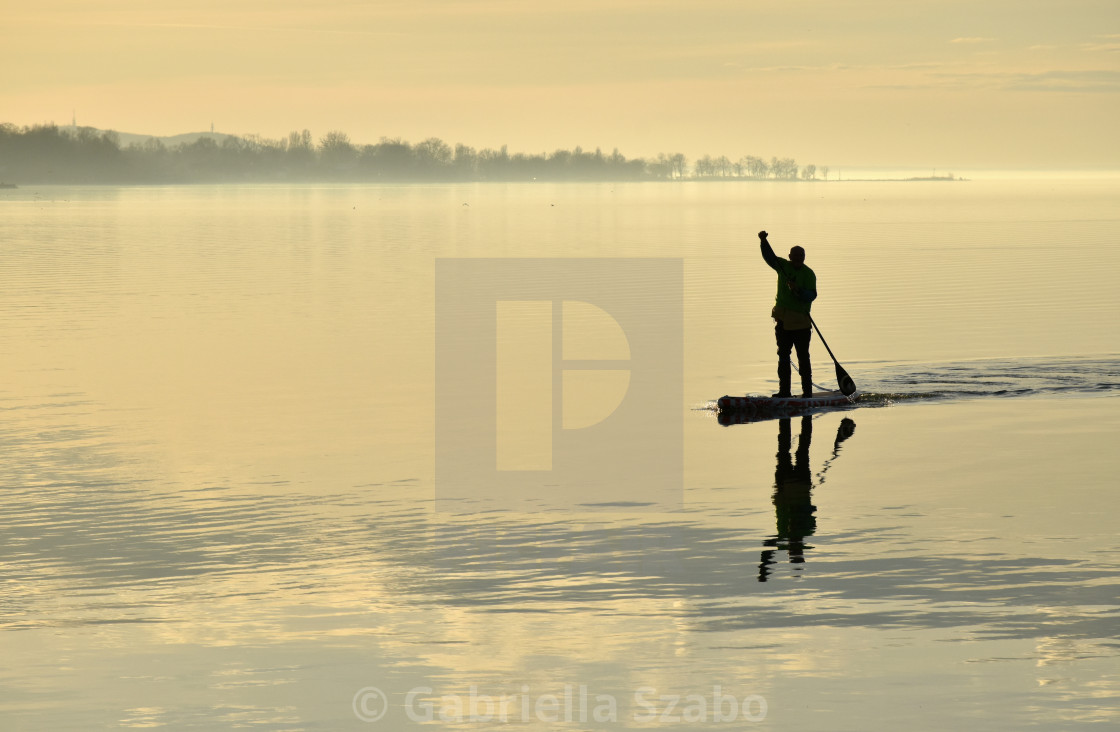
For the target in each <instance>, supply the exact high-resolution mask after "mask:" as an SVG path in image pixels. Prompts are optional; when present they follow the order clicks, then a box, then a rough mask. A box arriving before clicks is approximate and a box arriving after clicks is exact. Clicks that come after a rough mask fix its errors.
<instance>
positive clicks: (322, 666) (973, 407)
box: [0, 176, 1120, 732]
mask: <svg viewBox="0 0 1120 732" xmlns="http://www.w3.org/2000/svg"><path fill="white" fill-rule="evenodd" d="M1118 200H1120V178H1116V177H1109V176H1097V177H1092V178H1090V177H1085V178H1078V177H1070V176H1067V177H1044V176H1039V177H1034V178H1011V177H1005V176H989V177H983V176H977V177H976V179H974V180H970V181H960V182H941V181H936V182H860V181H842V182H839V181H830V182H827V183H824V182H818V183H779V182H773V183H746V182H727V183H721V182H710V183H708V182H685V183H664V182H662V183H628V184H621V183H619V184H598V183H596V184H575V183H572V184H545V183H540V184H509V185H506V184H496V183H495V184H465V185H305V186H289V185H284V186H183V187H92V186H90V187H68V186H67V187H64V186H42V187H29V188H20V189H16V190H6V191H0V247H2V252H0V267H2V279H0V353H2V358H0V451H2V452H0V454H2V460H0V471H2V485H3V494H4V509H5V510H4V511H3V513H2V514H0V546H2V547H3V556H4V562H3V565H2V566H0V582H2V583H3V584H2V586H3V592H2V593H0V648H2V649H3V657H4V659H5V663H4V664H3V667H2V668H0V726H3V728H4V729H11V730H17V729H18V730H24V729H26V730H38V729H49V730H88V729H99V728H115V727H124V728H131V727H166V728H170V729H228V728H231V727H244V728H260V729H284V730H304V729H307V730H312V729H317V730H341V729H412V728H422V727H423V726H424V725H425V724H428V725H440V726H450V727H455V728H459V729H480V730H483V729H485V730H490V729H510V730H529V729H532V730H545V729H573V730H576V729H578V730H591V729H595V730H599V729H602V730H617V729H659V730H662V729H664V730H696V729H735V730H739V729H760V730H786V729H809V730H811V729H829V730H853V731H855V730H859V731H861V732H864V731H867V730H896V729H898V728H900V727H904V728H906V729H915V730H943V729H947V728H952V727H965V726H967V727H968V728H974V729H984V730H1022V729H1046V730H1051V729H1063V730H1080V729H1115V728H1116V726H1117V725H1118V724H1120V673H1118V668H1120V664H1118V663H1117V659H1118V656H1120V646H1118V644H1117V640H1116V639H1117V636H1118V634H1120V575H1118V569H1120V538H1118V533H1120V532H1118V531H1117V525H1118V524H1117V519H1116V516H1117V515H1118V512H1120V497H1118V494H1117V491H1116V484H1117V478H1116V474H1117V472H1118V469H1120V453H1118V451H1117V450H1116V437H1117V435H1118V434H1120V415H1118V413H1117V408H1118V407H1120V400H1118V398H1117V397H1118V396H1120V324H1118V322H1120V297H1118V296H1117V293H1116V289H1115V283H1114V280H1115V275H1116V273H1117V272H1120V209H1118V208H1117V201H1118ZM760 229H766V230H767V231H769V232H770V239H771V241H772V243H773V244H774V247H775V250H776V251H777V252H778V253H779V255H782V256H785V253H786V252H788V249H789V247H790V246H791V245H793V244H801V245H803V246H804V247H805V249H806V250H807V260H806V263H807V264H808V265H809V266H811V267H812V268H813V269H814V270H815V271H816V274H817V278H818V290H819V293H820V295H819V298H818V300H817V301H816V302H815V303H814V306H813V315H814V318H815V319H816V322H817V324H818V326H819V327H820V329H821V332H822V333H823V335H824V337H825V338H826V339H827V342H828V345H829V346H830V347H831V348H832V350H833V352H834V353H835V355H836V357H837V358H838V359H840V361H841V363H842V364H843V366H844V368H845V369H846V370H847V371H848V372H849V373H850V374H851V375H852V377H853V378H854V380H855V381H856V383H857V384H858V385H859V386H860V389H861V390H862V392H863V393H864V397H863V400H862V401H861V402H860V403H859V404H858V405H856V406H854V407H851V408H844V409H836V410H829V411H822V412H818V413H815V414H811V415H808V416H804V417H802V416H796V417H794V418H791V419H771V420H763V421H754V422H745V423H739V424H721V421H722V422H727V421H728V420H720V419H719V418H718V417H717V414H716V412H715V411H714V410H713V408H712V404H713V402H714V400H715V399H717V398H718V397H720V396H722V395H724V394H746V393H770V392H771V391H773V390H775V389H776V376H775V355H774V345H773V325H772V321H771V320H770V318H769V312H770V306H771V305H772V304H773V298H774V290H775V281H774V280H775V278H774V276H773V273H772V272H771V270H769V269H768V268H767V267H766V266H765V264H764V263H763V262H762V259H761V257H760V256H759V251H758V239H757V236H756V233H757V232H758V231H759V230H760ZM464 260H470V261H469V262H467V264H466V265H464V264H463V261H464ZM463 267H466V269H463ZM472 268H473V269H472ZM441 273H442V274H441ZM495 273H497V274H495ZM495 283H497V284H495ZM487 298H489V299H487ZM480 303H481V304H480ZM542 303H543V304H542ZM612 308H615V309H613V310H612ZM626 308H629V309H626ZM620 313H624V315H622V314H620ZM604 314H606V315H609V316H610V317H605V316H604ZM627 318H628V319H627ZM812 349H813V361H814V378H815V380H816V381H817V382H818V383H819V384H822V385H824V386H829V385H830V384H835V377H834V375H833V373H832V372H833V365H832V362H831V360H830V359H829V356H828V354H827V352H826V351H825V349H824V348H823V346H822V344H821V342H820V339H819V337H818V336H816V335H815V336H814V338H813V342H812ZM795 379H796V376H795ZM550 394H551V397H550ZM561 394H562V395H563V396H562V397H561V396H559V395H561ZM634 395H638V396H634ZM569 396H570V398H569ZM620 400H621V401H620ZM620 405H622V406H620ZM616 407H617V409H616ZM612 409H614V410H615V412H612V411H611V410H612ZM616 413H617V415H619V416H617V417H616ZM624 413H625V414H626V415H629V416H627V417H626V418H627V419H629V421H627V422H622V421H619V420H621V419H622V415H624ZM598 425H614V427H616V429H614V430H613V431H611V432H609V433H606V432H603V433H598V432H594V431H591V430H594V429H598V427H597V426H598ZM580 435H583V436H584V437H587V436H590V437H591V439H587V440H584V441H583V442H565V441H564V440H568V439H569V438H578V437H579V436H580ZM495 451H496V453H497V457H495ZM565 470H570V471H571V472H570V473H565V472H564V471H565Z"/></svg>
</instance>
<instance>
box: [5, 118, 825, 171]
mask: <svg viewBox="0 0 1120 732" xmlns="http://www.w3.org/2000/svg"><path fill="white" fill-rule="evenodd" d="M820 172H822V173H823V177H825V178H827V177H828V169H827V168H822V169H821V170H820ZM817 173H818V169H817V167H816V166H814V165H806V166H803V167H799V166H798V165H797V163H796V161H794V160H793V159H790V158H776V157H775V158H771V159H770V161H769V162H767V161H766V160H764V159H762V158H760V157H754V156H744V157H742V158H740V159H738V160H735V161H732V160H731V159H729V158H727V157H726V156H719V157H712V156H710V155H705V156H703V157H702V158H699V159H697V160H696V161H694V162H693V164H692V165H689V161H688V159H687V158H685V156H684V155H683V154H681V153H662V154H659V155H658V156H657V157H656V158H651V159H645V158H629V159H628V158H626V157H624V156H623V155H622V154H621V153H620V152H619V151H618V149H617V148H616V149H615V150H614V151H613V152H611V153H610V154H604V153H603V152H602V151H601V150H599V149H596V150H594V151H593V152H592V151H587V150H584V149H582V148H580V147H576V148H575V149H573V150H556V151H555V152H552V153H540V154H526V153H510V152H509V151H508V149H507V147H506V146H505V145H503V146H502V147H501V148H500V149H498V150H493V149H490V148H484V149H482V150H476V149H475V148H473V147H469V146H467V145H463V144H456V145H455V146H454V147H452V146H451V145H449V144H447V143H446V142H444V141H443V140H440V139H439V138H436V137H431V138H428V139H426V140H423V141H422V142H419V143H416V144H410V143H409V142H407V141H404V140H401V139H400V138H393V139H390V138H385V137H383V138H381V140H380V141H379V142H377V143H375V144H365V145H359V144H354V143H353V142H351V140H350V137H349V136H348V135H347V134H346V133H345V132H341V131H338V130H332V131H330V132H327V133H326V134H325V135H323V136H322V137H321V138H320V139H319V141H318V142H317V143H316V142H315V141H314V140H313V138H312V136H311V132H310V131H308V130H302V131H294V132H292V133H290V134H289V135H288V137H287V138H286V139H282V140H267V139H264V138H261V137H259V136H257V135H244V136H231V135H226V136H222V137H221V138H220V139H219V138H218V137H217V136H205V135H203V136H200V137H198V138H197V139H196V140H194V141H193V142H189V143H180V144H178V145H174V146H168V145H166V144H164V143H163V142H162V141H161V140H159V139H158V138H154V137H153V138H149V139H147V140H145V141H143V142H139V143H133V144H129V145H122V144H121V141H120V136H119V135H118V134H117V133H115V132H112V131H100V130H96V129H94V128H92V127H77V128H73V129H62V128H59V127H58V126H57V125H54V124H44V125H33V126H27V127H17V126H15V125H12V124H7V123H5V124H0V181H6V182H12V183H213V182H247V183H248V182H254V183H262V182H289V181H354V182H376V181H386V182H398V181H401V182H403V181H448V182H450V181H533V180H551V181H556V180H582V181H594V180H604V181H606V180H610V181H627V180H680V179H693V180H697V179H745V180H798V179H801V180H813V179H816V178H817Z"/></svg>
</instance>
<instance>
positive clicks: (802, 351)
mask: <svg viewBox="0 0 1120 732" xmlns="http://www.w3.org/2000/svg"><path fill="white" fill-rule="evenodd" d="M788 332H790V333H793V334H794V335H793V345H794V346H795V347H796V348H797V371H798V372H799V373H800V374H801V396H812V395H813V363H812V361H810V360H809V340H810V339H811V338H812V337H813V329H812V328H805V329H804V330H794V331H788Z"/></svg>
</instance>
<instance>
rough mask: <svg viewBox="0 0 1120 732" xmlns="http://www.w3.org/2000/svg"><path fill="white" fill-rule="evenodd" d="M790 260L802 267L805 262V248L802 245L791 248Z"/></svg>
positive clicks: (796, 265) (794, 264)
mask: <svg viewBox="0 0 1120 732" xmlns="http://www.w3.org/2000/svg"><path fill="white" fill-rule="evenodd" d="M789 261H790V263H791V264H793V266H794V267H800V266H801V265H803V264H805V250H804V249H802V248H801V247H793V248H792V249H790V250H789Z"/></svg>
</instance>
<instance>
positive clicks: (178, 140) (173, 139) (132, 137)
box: [58, 125, 237, 147]
mask: <svg viewBox="0 0 1120 732" xmlns="http://www.w3.org/2000/svg"><path fill="white" fill-rule="evenodd" d="M58 129H60V130H62V131H64V132H77V131H78V130H79V129H82V127H81V126H79V127H75V126H74V125H60V126H59V128H58ZM86 129H92V130H94V131H95V132H97V133H102V132H109V131H110V130H102V129H98V128H97V127H89V128H86ZM111 131H112V132H114V133H116V135H117V137H119V138H120V141H121V147H128V146H129V145H132V144H134V143H141V142H147V141H148V140H150V139H152V138H153V137H154V138H155V139H157V140H159V141H160V142H162V143H163V144H164V145H166V146H167V147H175V146H176V145H184V144H186V145H189V144H191V143H192V142H194V141H195V140H198V139H199V138H202V137H209V138H210V139H211V140H214V141H215V142H221V141H222V140H224V139H226V138H227V137H237V135H227V134H225V133H224V132H184V133H183V134H181V135H170V136H167V137H161V136H160V135H138V134H136V133H133V132H120V131H118V130H111Z"/></svg>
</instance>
